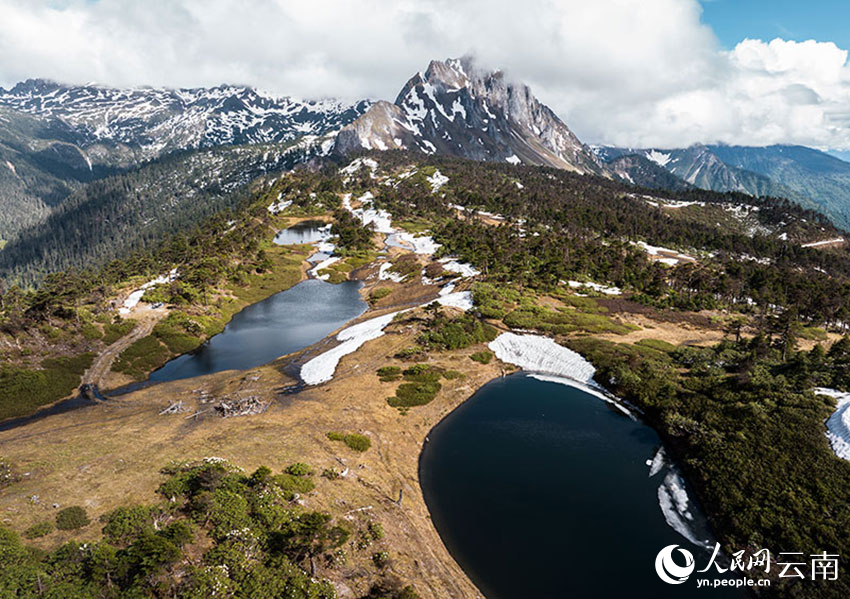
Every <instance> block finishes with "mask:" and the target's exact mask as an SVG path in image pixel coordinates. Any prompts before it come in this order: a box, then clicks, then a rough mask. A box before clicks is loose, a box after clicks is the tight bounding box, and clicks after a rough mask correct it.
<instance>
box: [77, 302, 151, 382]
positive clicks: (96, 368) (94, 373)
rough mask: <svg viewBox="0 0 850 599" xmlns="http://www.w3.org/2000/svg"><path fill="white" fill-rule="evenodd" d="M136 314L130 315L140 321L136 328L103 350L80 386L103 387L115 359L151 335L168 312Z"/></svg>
mask: <svg viewBox="0 0 850 599" xmlns="http://www.w3.org/2000/svg"><path fill="white" fill-rule="evenodd" d="M136 312H138V314H131V315H130V318H135V319H136V320H137V321H138V324H137V325H136V328H134V329H133V330H132V331H130V333H129V334H128V335H124V336H123V337H121V339H119V340H118V341H116V342H115V343H113V344H112V345H110V346H109V347H107V348H106V349H105V350H103V351H102V352H101V353H100V354H99V355H98V356H97V357H96V358H95V359H94V362H92V365H91V366H90V367H89V369H88V370H86V372H85V374H83V379H82V381H81V383H80V384H82V385H86V384H88V385H97V386H98V387H101V386H102V383H103V380H104V379H105V378H106V375H108V374H109V371H110V370H111V369H112V363H113V362H114V361H115V358H117V357H118V354H120V353H121V352H122V351H124V350H125V349H127V348H128V347H129V346H130V345H131V344H133V343H134V342H135V341H138V340H139V339H141V338H142V337H146V336H148V335H150V333H151V331H152V330H153V328H154V326H155V325H156V323H158V322H159V321H160V320H162V319H163V317H165V315H166V314H167V313H168V310H166V309H165V308H158V309H156V310H151V309H146V310H144V311H139V310H136Z"/></svg>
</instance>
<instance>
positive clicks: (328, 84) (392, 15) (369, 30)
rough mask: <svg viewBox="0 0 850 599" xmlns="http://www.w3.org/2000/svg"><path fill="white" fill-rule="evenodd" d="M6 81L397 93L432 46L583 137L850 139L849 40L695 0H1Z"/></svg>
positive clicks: (668, 141)
mask: <svg viewBox="0 0 850 599" xmlns="http://www.w3.org/2000/svg"><path fill="white" fill-rule="evenodd" d="M0 14H2V15H3V19H2V20H0V53H2V55H3V57H4V59H3V61H2V64H0V85H4V86H6V87H8V86H9V85H11V84H14V83H15V82H16V81H19V80H23V79H27V78H30V77H48V78H52V79H56V80H59V81H65V82H71V83H81V82H87V81H93V80H94V81H98V82H101V83H103V84H108V85H116V86H136V85H164V86H171V87H188V86H202V85H218V84H220V83H235V84H248V85H252V86H255V87H257V88H260V89H264V90H268V91H270V92H273V93H276V94H280V95H295V96H302V97H327V96H340V97H345V98H348V99H353V98H360V97H371V98H385V99H390V100H391V99H393V98H394V97H395V94H396V93H397V92H398V89H399V88H400V87H401V86H402V84H403V83H404V82H405V81H406V80H407V79H408V78H409V77H410V75H412V74H413V73H415V72H416V71H418V70H422V69H424V68H425V66H426V65H427V64H428V61H429V60H430V59H432V58H445V57H449V56H460V55H462V54H464V53H467V52H470V51H471V52H474V53H475V54H476V56H477V57H478V61H479V63H480V64H482V65H483V66H488V67H498V68H503V69H504V70H505V71H506V73H507V74H508V75H509V76H512V77H514V78H516V79H519V80H522V81H524V82H526V83H528V84H529V85H531V86H532V89H533V90H534V91H535V93H536V94H537V95H538V97H540V99H541V100H542V101H543V102H545V103H547V104H549V105H550V106H551V107H552V108H553V109H555V111H556V112H558V113H559V115H560V116H561V117H562V118H563V119H564V120H565V121H566V122H567V123H568V124H569V125H570V127H571V128H573V129H574V130H575V131H576V132H577V133H578V134H579V136H580V137H582V138H584V139H585V140H586V141H590V142H597V143H612V144H617V145H627V146H682V145H687V144H690V143H694V142H716V141H722V142H727V143H737V144H753V145H760V144H770V143H800V144H805V145H812V146H817V147H831V148H839V149H850V68H849V67H848V65H847V51H846V50H844V49H841V48H839V47H837V46H836V45H835V44H833V43H831V42H816V41H804V42H794V41H786V40H782V39H775V40H772V41H770V42H765V41H762V40H751V39H747V40H743V41H742V42H740V43H739V44H738V45H737V46H736V47H735V48H734V49H733V50H731V51H723V50H721V49H720V47H719V44H718V42H717V40H716V38H715V36H714V34H713V32H712V31H711V29H710V28H709V27H707V26H706V25H705V24H703V23H702V22H701V21H700V16H701V8H700V5H699V3H698V1H697V0H643V1H642V2H633V1H631V0H598V1H596V2H592V3H591V2H585V1H582V0H559V1H557V2H556V1H553V0H528V1H527V2H525V3H523V4H521V5H519V4H517V3H515V2H508V1H506V0H495V1H494V0H455V1H451V0H415V1H414V0H403V1H402V2H396V1H390V0H359V1H354V2H352V1H344V0H315V1H313V2H303V1H299V0H257V1H254V2H247V1H240V2H232V1H225V0H172V1H164V0H153V1H151V2H144V3H140V2H134V1H132V0H100V1H98V2H91V1H87V0H64V1H63V2H56V1H55V0H33V1H32V2H26V3H21V2H15V1H13V0H0Z"/></svg>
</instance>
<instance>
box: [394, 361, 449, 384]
mask: <svg viewBox="0 0 850 599" xmlns="http://www.w3.org/2000/svg"><path fill="white" fill-rule="evenodd" d="M403 374H404V380H406V381H410V382H411V383H436V382H437V381H439V380H440V376H441V375H442V372H441V371H440V370H437V369H436V368H432V367H431V366H430V365H429V364H414V365H413V366H411V367H410V368H407V369H405V371H404V372H403Z"/></svg>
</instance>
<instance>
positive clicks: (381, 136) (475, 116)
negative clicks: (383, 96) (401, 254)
mask: <svg viewBox="0 0 850 599" xmlns="http://www.w3.org/2000/svg"><path fill="white" fill-rule="evenodd" d="M362 148H366V149H378V150H386V149H415V150H420V151H422V152H425V153H429V154H432V153H440V154H449V155H453V156H461V157H465V158H471V159H473V160H485V161H507V162H512V163H519V162H524V163H527V164H538V165H546V166H554V167H558V168H564V169H568V170H574V171H578V172H583V173H586V172H592V173H605V172H606V171H605V169H604V168H603V167H602V165H601V163H600V161H599V160H598V159H597V157H596V156H595V155H594V153H593V152H592V151H591V150H590V148H588V147H587V146H585V145H584V144H582V143H581V142H580V141H579V140H578V138H577V137H576V136H575V135H574V134H573V133H572V131H570V130H569V128H568V127H567V126H566V125H565V124H564V123H563V122H562V121H561V120H560V119H559V118H558V117H557V116H556V115H555V113H554V112H553V111H552V110H550V109H549V108H548V107H547V106H545V105H543V104H542V103H540V102H539V101H538V100H537V98H535V97H534V95H533V94H532V93H531V90H530V89H529V87H528V86H526V85H525V84H522V83H513V82H510V81H508V80H507V79H506V78H505V76H504V74H503V73H502V72H501V71H486V70H484V69H481V68H479V67H478V65H477V64H476V63H475V61H474V58H473V57H471V56H464V57H462V58H454V59H451V58H450V59H447V60H444V61H440V60H433V61H431V62H430V64H429V65H428V68H427V69H426V70H425V72H424V73H417V74H416V75H414V76H413V77H411V78H410V79H409V80H408V81H407V83H406V84H405V85H404V87H402V89H401V91H400V92H399V94H398V96H397V97H396V100H395V102H394V103H393V104H390V103H389V102H379V103H377V104H375V105H374V106H373V107H372V108H371V109H370V111H368V112H367V113H366V114H364V115H363V116H362V117H360V119H358V121H355V122H354V123H352V124H351V125H349V126H348V127H346V128H344V129H343V130H342V131H341V132H340V134H339V136H338V137H337V143H336V152H337V153H343V154H344V153H347V152H350V151H352V150H356V149H362Z"/></svg>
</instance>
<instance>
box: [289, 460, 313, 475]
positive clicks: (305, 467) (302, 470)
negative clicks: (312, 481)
mask: <svg viewBox="0 0 850 599" xmlns="http://www.w3.org/2000/svg"><path fill="white" fill-rule="evenodd" d="M286 473H287V474H291V475H292V476H312V475H313V473H314V470H313V468H311V467H310V465H309V464H305V463H304V462H295V463H294V464H290V465H289V466H287V468H286Z"/></svg>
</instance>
